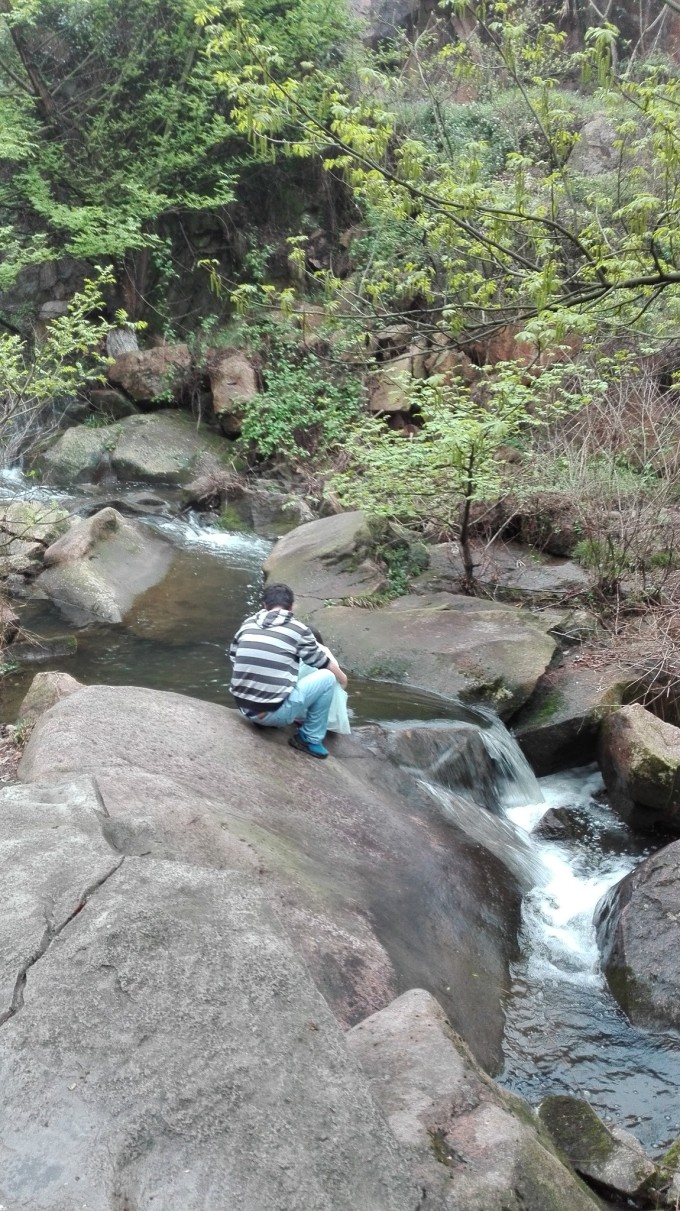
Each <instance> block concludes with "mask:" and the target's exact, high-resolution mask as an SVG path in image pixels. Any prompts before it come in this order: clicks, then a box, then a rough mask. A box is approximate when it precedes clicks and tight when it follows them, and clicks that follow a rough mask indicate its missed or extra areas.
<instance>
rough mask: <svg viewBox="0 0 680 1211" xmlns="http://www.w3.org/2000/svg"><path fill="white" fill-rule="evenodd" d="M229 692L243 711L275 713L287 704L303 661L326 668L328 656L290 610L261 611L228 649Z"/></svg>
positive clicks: (245, 626)
mask: <svg viewBox="0 0 680 1211" xmlns="http://www.w3.org/2000/svg"><path fill="white" fill-rule="evenodd" d="M229 659H230V660H231V662H232V664H233V666H234V671H233V674H232V678H231V685H230V686H229V689H230V691H231V693H232V694H233V696H234V698H235V699H236V704H237V706H240V707H243V709H244V710H255V711H275V710H278V708H279V707H280V706H282V704H283V703H284V702H285V701H286V698H287V697H288V695H289V694H290V692H291V690H292V689H293V686H294V685H295V683H296V681H297V677H298V666H299V663H300V661H301V660H303V661H304V662H305V664H309V665H311V666H312V668H315V669H325V667H326V665H327V664H328V656H327V655H326V653H325V652H324V650H323V648H321V647H319V644H318V643H317V642H316V639H315V638H314V636H313V635H312V632H311V631H310V629H309V627H308V626H306V625H305V623H304V622H299V621H298V619H297V618H294V617H293V615H292V614H291V612H290V610H283V609H278V608H277V609H275V610H260V611H259V613H258V614H253V615H252V616H251V617H250V618H246V619H245V621H244V622H242V623H241V625H240V627H239V629H238V631H237V632H236V634H235V635H234V638H233V639H232V641H231V646H230V648H229Z"/></svg>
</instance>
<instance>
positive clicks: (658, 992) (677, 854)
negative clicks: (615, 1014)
mask: <svg viewBox="0 0 680 1211" xmlns="http://www.w3.org/2000/svg"><path fill="white" fill-rule="evenodd" d="M678 921H680V841H674V842H673V844H672V845H666V846H665V847H664V848H663V849H661V850H659V851H658V852H657V853H655V854H653V855H652V856H651V858H646V859H645V861H644V862H641V863H640V865H639V866H637V867H636V868H635V870H634V871H632V872H631V873H630V874H629V875H626V877H625V878H624V879H622V880H621V881H620V883H617V884H616V886H615V887H613V888H612V889H611V890H610V891H609V892H607V894H606V895H605V896H604V897H603V898H602V900H601V901H600V903H599V904H598V906H597V908H596V910H595V926H596V930H597V941H598V945H599V948H600V954H601V957H602V967H603V969H604V973H605V975H606V977H607V980H608V983H609V987H610V988H611V990H612V993H613V994H614V996H615V997H616V999H617V1000H618V1002H619V1004H620V1005H621V1007H622V1008H623V1009H624V1010H625V1012H626V1013H627V1015H628V1017H629V1018H630V1019H631V1021H632V1022H635V1023H636V1024H638V1025H641V1026H658V1025H659V1024H660V1025H662V1026H674V1027H676V1028H677V1027H680V952H679V951H678Z"/></svg>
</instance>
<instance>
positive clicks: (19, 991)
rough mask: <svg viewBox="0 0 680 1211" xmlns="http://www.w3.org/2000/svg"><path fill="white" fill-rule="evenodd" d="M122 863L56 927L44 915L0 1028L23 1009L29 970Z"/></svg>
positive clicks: (91, 886)
mask: <svg viewBox="0 0 680 1211" xmlns="http://www.w3.org/2000/svg"><path fill="white" fill-rule="evenodd" d="M124 861H125V858H124V857H122V858H120V860H119V861H118V862H116V863H115V865H114V866H112V867H111V868H110V869H109V870H107V871H106V872H105V874H103V875H102V876H101V878H99V879H96V880H95V882H94V883H90V884H89V885H88V886H87V887H86V888H85V891H84V892H83V894H82V896H81V897H80V900H79V901H78V903H77V904H76V906H75V908H74V909H73V911H72V912H70V913H69V914H68V916H67V917H65V918H64V920H63V921H61V922H60V923H59V924H58V925H54V924H53V923H52V921H51V920H50V919H49V917H48V915H47V913H45V932H44V933H43V936H42V938H41V939H40V942H39V943H38V945H37V946H36V948H35V950H34V951H33V953H32V954H31V955H29V957H28V959H27V960H26V962H25V963H24V964H23V966H22V967H21V968H20V970H19V974H18V975H17V978H16V981H15V983H14V992H13V993H12V1000H11V1003H10V1006H9V1009H6V1010H5V1011H4V1013H0V1026H4V1025H5V1022H8V1021H9V1020H10V1018H13V1017H14V1015H15V1014H16V1013H18V1012H19V1010H20V1009H23V1007H24V990H25V988H26V981H27V979H28V973H29V971H30V970H31V968H32V967H34V966H35V964H36V963H37V962H39V960H40V959H42V957H43V955H45V954H47V951H48V950H49V948H50V946H51V945H52V943H53V941H54V939H55V938H58V937H59V934H60V933H62V932H63V931H64V930H65V929H66V926H67V925H70V923H71V921H72V920H73V919H74V917H77V916H78V913H80V912H82V910H83V909H84V907H85V905H86V904H87V903H88V902H89V901H90V900H91V899H92V896H93V895H94V894H95V892H97V891H99V888H100V887H103V886H104V884H105V883H106V882H107V881H108V880H109V879H110V878H111V876H112V875H115V873H116V871H117V870H120V868H121V866H122V865H123V862H124Z"/></svg>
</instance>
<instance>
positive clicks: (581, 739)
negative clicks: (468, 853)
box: [512, 632, 631, 777]
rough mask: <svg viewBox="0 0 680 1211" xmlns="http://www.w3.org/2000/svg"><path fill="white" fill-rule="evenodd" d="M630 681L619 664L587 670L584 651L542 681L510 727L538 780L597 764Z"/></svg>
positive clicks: (566, 660)
mask: <svg viewBox="0 0 680 1211" xmlns="http://www.w3.org/2000/svg"><path fill="white" fill-rule="evenodd" d="M553 633H554V632H553ZM630 681H631V674H630V673H626V670H625V669H624V668H622V667H620V666H617V665H608V666H605V667H602V668H597V667H595V668H590V667H588V665H587V664H584V662H583V658H582V655H581V652H580V651H576V652H569V653H567V655H566V656H565V658H564V660H563V661H562V663H561V664H559V665H558V666H557V667H556V668H550V669H549V670H548V671H547V673H546V674H545V675H544V676H543V677H541V679H540V681H539V682H538V684H537V686H536V689H535V691H534V693H533V694H532V696H531V698H530V699H529V701H528V702H527V703H526V705H525V706H524V707H523V708H522V710H521V711H520V713H519V714H518V715H517V716H516V718H515V719H514V720H513V726H512V730H513V733H514V735H515V736H516V737H517V742H518V744H519V746H520V748H521V749H522V752H523V753H524V755H525V757H526V758H527V760H528V761H529V762H530V764H531V767H532V769H533V770H534V771H535V772H536V774H537V775H538V776H539V777H543V775H545V774H552V773H555V772H556V771H557V770H563V769H567V768H568V767H569V766H577V765H587V764H588V763H589V762H591V761H594V760H595V757H596V754H597V741H598V736H599V732H600V725H601V723H602V720H603V719H604V718H605V717H606V716H607V715H608V714H610V713H611V711H612V710H614V709H616V707H618V706H620V705H621V701H622V698H623V695H624V693H625V691H626V689H627V687H628V685H629V684H630Z"/></svg>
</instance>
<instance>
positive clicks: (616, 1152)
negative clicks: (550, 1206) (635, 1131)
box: [538, 1096, 656, 1198]
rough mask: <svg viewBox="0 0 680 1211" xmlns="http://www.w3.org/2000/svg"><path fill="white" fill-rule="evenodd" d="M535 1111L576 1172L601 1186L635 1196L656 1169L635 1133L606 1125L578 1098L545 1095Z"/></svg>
mask: <svg viewBox="0 0 680 1211" xmlns="http://www.w3.org/2000/svg"><path fill="white" fill-rule="evenodd" d="M538 1115H539V1118H540V1120H541V1122H542V1123H543V1126H544V1127H545V1128H546V1130H547V1131H549V1132H550V1135H551V1136H552V1138H553V1140H554V1141H555V1144H556V1146H557V1148H558V1149H559V1151H560V1152H561V1153H562V1154H563V1156H565V1157H566V1158H567V1160H568V1161H569V1163H570V1164H571V1165H573V1166H574V1168H575V1169H576V1171H577V1173H580V1174H581V1176H582V1177H585V1178H589V1179H591V1180H592V1181H594V1182H597V1183H598V1185H600V1186H607V1187H608V1188H609V1189H610V1190H613V1191H616V1192H617V1193H618V1194H623V1195H627V1196H629V1197H631V1198H634V1197H635V1196H636V1195H638V1194H640V1193H641V1191H642V1189H643V1187H644V1186H645V1184H646V1183H647V1182H648V1181H649V1180H650V1178H651V1177H652V1176H653V1175H654V1174H655V1172H656V1167H655V1165H654V1164H653V1163H652V1162H651V1161H650V1160H649V1159H648V1158H647V1156H646V1155H645V1153H644V1151H643V1149H642V1147H641V1145H640V1144H639V1143H638V1141H637V1140H636V1138H635V1136H634V1135H631V1134H630V1132H628V1131H623V1130H622V1129H621V1128H619V1127H611V1128H610V1127H607V1126H605V1124H604V1123H603V1122H602V1120H601V1119H599V1118H598V1116H597V1115H596V1113H595V1111H594V1110H593V1109H592V1108H591V1106H589V1105H588V1103H587V1102H583V1101H581V1100H580V1098H575V1097H564V1096H554V1097H548V1098H546V1099H545V1101H544V1102H542V1103H541V1106H540V1108H539V1111H538Z"/></svg>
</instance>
